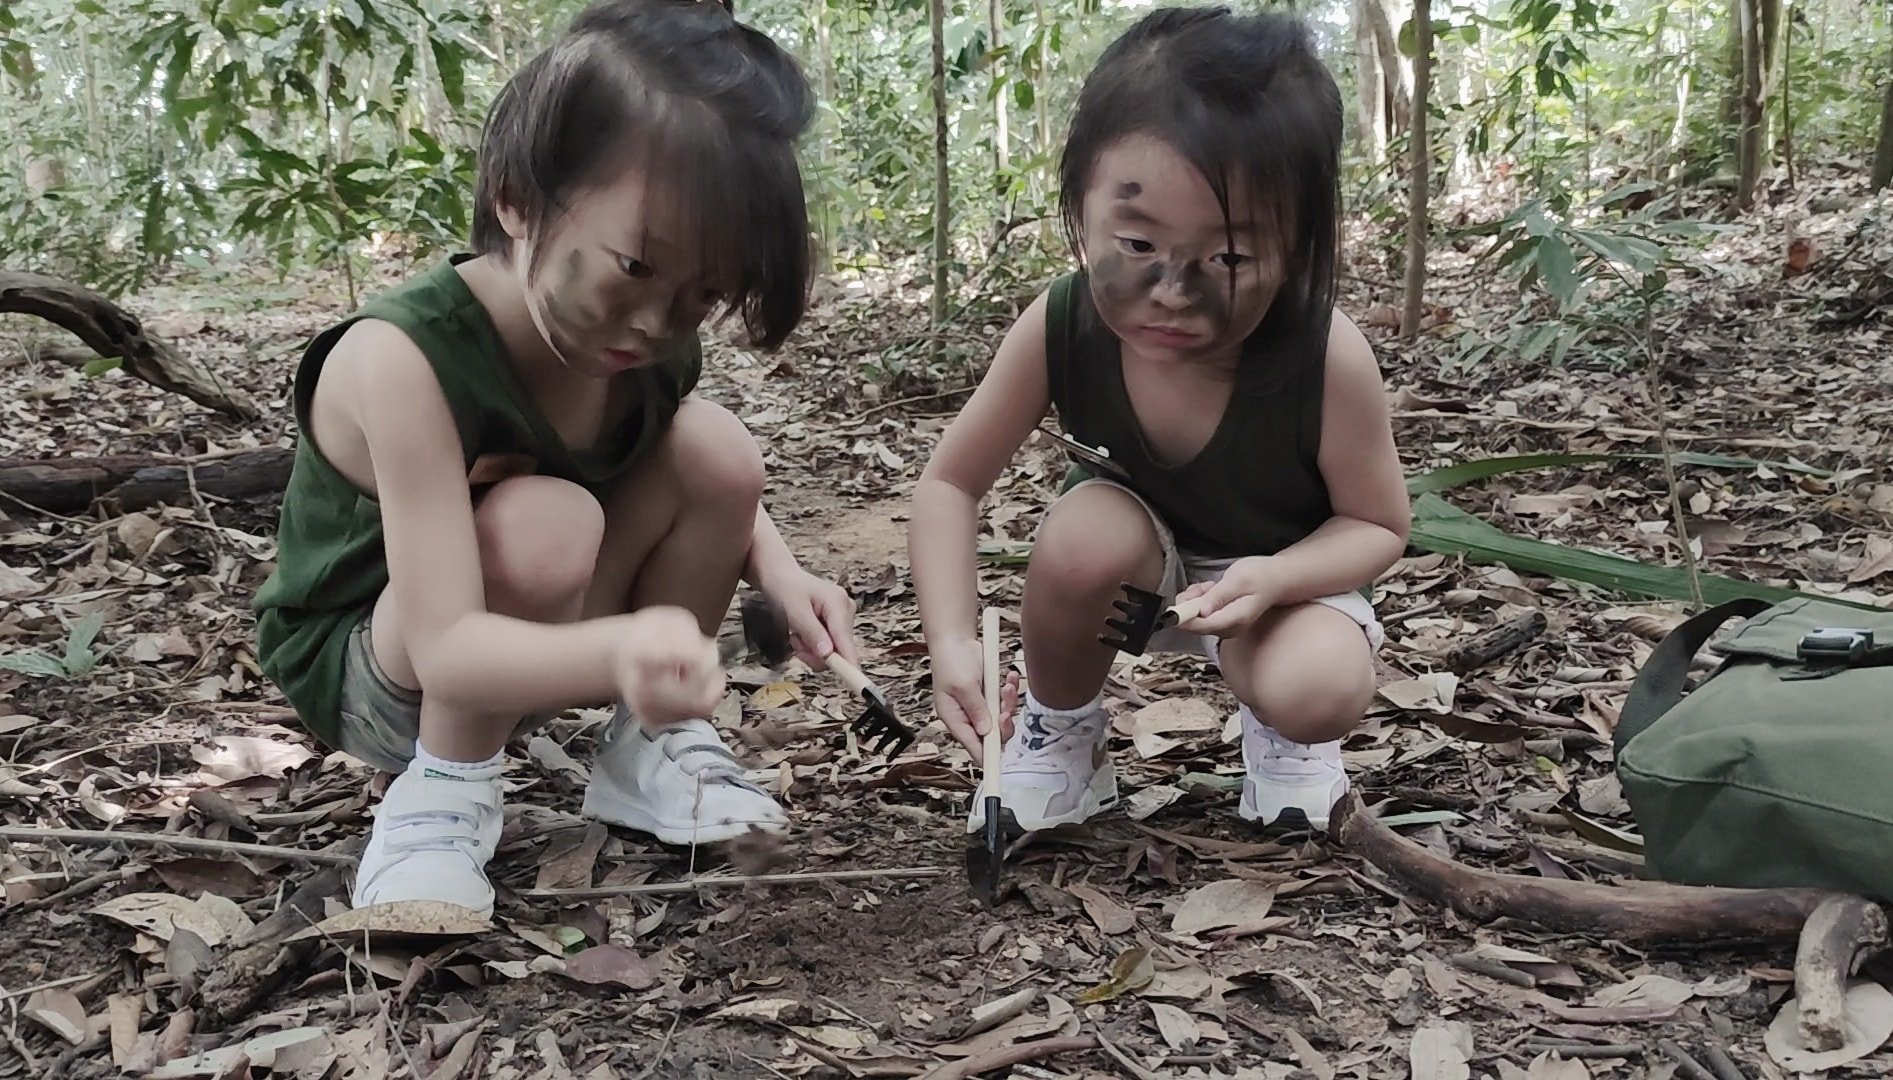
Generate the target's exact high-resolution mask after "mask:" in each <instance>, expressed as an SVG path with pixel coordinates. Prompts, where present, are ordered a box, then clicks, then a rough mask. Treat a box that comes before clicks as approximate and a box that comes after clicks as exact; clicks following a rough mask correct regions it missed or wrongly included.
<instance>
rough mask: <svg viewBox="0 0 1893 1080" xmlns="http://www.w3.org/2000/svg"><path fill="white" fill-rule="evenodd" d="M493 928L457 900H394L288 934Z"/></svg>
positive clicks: (432, 933) (448, 933)
mask: <svg viewBox="0 0 1893 1080" xmlns="http://www.w3.org/2000/svg"><path fill="white" fill-rule="evenodd" d="M492 928H493V920H492V918H490V917H483V916H480V915H478V914H476V913H475V912H474V911H473V910H472V909H471V908H465V907H461V906H460V905H458V904H443V903H441V902H440V901H438V900H396V901H394V902H392V903H387V904H372V905H370V906H368V907H364V908H351V909H349V910H347V911H344V912H341V913H339V914H336V915H331V916H329V917H328V918H326V919H324V920H322V921H321V922H319V923H317V924H316V925H314V926H311V927H307V928H305V929H303V930H299V931H297V932H296V933H294V934H291V935H290V936H289V938H288V940H290V941H301V940H304V939H305V938H313V937H324V936H327V937H333V938H338V939H339V938H343V937H345V936H347V937H354V938H357V939H359V938H360V936H361V935H362V933H363V932H364V931H366V932H368V933H370V934H390V935H400V934H412V935H416V936H421V937H459V936H463V935H464V936H472V935H477V934H483V933H485V932H486V931H488V930H491V929H492Z"/></svg>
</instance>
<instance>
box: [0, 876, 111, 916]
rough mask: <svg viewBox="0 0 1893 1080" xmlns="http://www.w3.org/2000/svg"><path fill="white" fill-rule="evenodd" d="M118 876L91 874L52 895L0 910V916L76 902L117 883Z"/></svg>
mask: <svg viewBox="0 0 1893 1080" xmlns="http://www.w3.org/2000/svg"><path fill="white" fill-rule="evenodd" d="M120 876H121V875H120V874H119V872H118V871H116V870H101V871H99V872H98V873H96V874H93V875H92V876H91V877H88V878H84V879H82V880H80V881H79V882H77V883H76V884H73V885H68V886H66V887H65V888H63V889H61V890H59V891H58V892H56V893H53V894H52V895H50V896H42V897H40V898H39V899H38V900H28V901H26V902H25V903H21V904H15V905H13V906H12V907H9V908H5V909H0V915H24V914H26V913H27V912H29V911H38V910H39V909H41V908H49V907H56V906H58V905H60V904H63V903H65V902H66V901H68V900H77V899H78V898H79V897H81V896H86V895H89V894H91V893H95V892H98V891H99V890H100V889H102V888H104V887H105V886H107V885H110V884H111V883H112V882H114V881H117V880H118V879H119V877H120Z"/></svg>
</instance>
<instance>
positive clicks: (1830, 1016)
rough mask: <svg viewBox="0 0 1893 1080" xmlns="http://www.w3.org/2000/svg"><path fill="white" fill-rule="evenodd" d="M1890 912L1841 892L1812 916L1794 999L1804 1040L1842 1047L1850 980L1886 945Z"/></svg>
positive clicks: (1797, 961)
mask: <svg viewBox="0 0 1893 1080" xmlns="http://www.w3.org/2000/svg"><path fill="white" fill-rule="evenodd" d="M1886 943H1887V923H1886V912H1885V911H1882V910H1881V909H1880V906H1879V905H1878V904H1874V903H1870V902H1868V901H1866V900H1863V899H1861V898H1860V897H1858V896H1835V897H1833V898H1831V899H1829V900H1827V901H1826V902H1825V903H1823V904H1822V905H1821V906H1820V907H1818V908H1815V909H1814V914H1812V915H1810V916H1808V923H1807V927H1806V928H1805V929H1803V930H1802V932H1801V946H1800V948H1799V950H1798V951H1797V952H1796V953H1795V957H1794V1000H1795V1005H1796V1007H1797V1009H1798V1010H1799V1013H1800V1015H1799V1017H1798V1018H1797V1022H1798V1024H1799V1026H1800V1029H1801V1041H1802V1042H1803V1043H1805V1044H1806V1045H1807V1048H1808V1049H1810V1050H1815V1051H1827V1050H1838V1049H1840V1047H1841V1044H1842V1043H1843V1042H1845V1041H1846V1039H1847V1008H1846V1000H1847V980H1848V979H1850V978H1852V977H1853V974H1854V972H1856V971H1858V970H1860V965H1861V963H1862V962H1864V961H1865V960H1867V959H1868V958H1869V957H1871V956H1873V955H1874V954H1875V953H1877V952H1879V951H1880V950H1881V949H1884V948H1886Z"/></svg>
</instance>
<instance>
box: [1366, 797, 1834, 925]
mask: <svg viewBox="0 0 1893 1080" xmlns="http://www.w3.org/2000/svg"><path fill="white" fill-rule="evenodd" d="M1334 820H1335V821H1336V822H1337V823H1338V824H1336V825H1335V827H1334V828H1335V833H1334V835H1335V837H1336V839H1338V840H1339V841H1340V843H1341V845H1342V846H1344V847H1347V848H1349V849H1351V850H1353V851H1355V852H1357V853H1359V854H1360V856H1361V857H1362V858H1364V859H1366V860H1367V861H1368V862H1369V863H1372V864H1373V865H1374V866H1376V867H1378V868H1380V869H1381V870H1382V871H1384V872H1385V873H1387V874H1388V875H1389V876H1391V877H1393V878H1394V879H1395V880H1396V881H1399V882H1400V883H1402V884H1403V885H1405V886H1407V887H1408V888H1410V889H1412V890H1413V891H1414V892H1415V893H1417V894H1419V895H1420V896H1422V897H1424V898H1426V899H1428V900H1431V901H1432V902H1434V903H1436V904H1439V905H1441V906H1443V907H1448V908H1451V909H1452V910H1454V911H1456V912H1458V913H1459V914H1461V915H1463V916H1465V917H1466V918H1468V919H1471V920H1473V921H1474V922H1479V923H1488V922H1491V921H1493V920H1494V919H1500V918H1513V919H1519V920H1522V921H1525V922H1529V923H1532V924H1534V925H1536V926H1541V927H1544V928H1546V929H1549V930H1555V931H1558V932H1560V933H1570V934H1593V935H1599V936H1603V937H1608V938H1613V939H1616V940H1618V941H1622V942H1625V943H1630V944H1635V943H1655V942H1681V941H1727V940H1729V939H1731V938H1736V939H1740V938H1750V939H1759V940H1765V941H1782V940H1793V939H1794V938H1796V937H1797V936H1799V935H1800V933H1801V928H1802V926H1803V925H1804V924H1805V923H1806V922H1807V921H1808V918H1809V916H1811V915H1813V914H1814V912H1815V910H1816V909H1817V908H1819V907H1820V906H1821V904H1822V903H1824V902H1826V901H1828V900H1830V899H1833V898H1835V897H1837V896H1841V895H1842V894H1838V893H1833V892H1828V891H1825V890H1822V889H1729V888H1717V887H1712V886H1693V885H1672V884H1668V883H1666V882H1654V881H1635V882H1630V883H1627V884H1623V885H1600V884H1596V883H1594V882H1588V881H1559V880H1555V879H1551V878H1540V877H1526V876H1524V875H1520V874H1500V873H1495V872H1493V871H1490V870H1477V869H1473V868H1472V867H1467V866H1461V865H1460V864H1458V863H1456V862H1454V861H1453V860H1452V859H1449V858H1447V857H1446V856H1444V855H1440V854H1438V853H1436V852H1434V851H1432V850H1431V849H1429V848H1426V847H1424V846H1422V845H1420V844H1417V843H1414V842H1413V841H1411V840H1408V839H1406V838H1405V837H1403V836H1401V835H1399V834H1398V833H1396V832H1394V831H1393V830H1392V829H1390V828H1388V827H1387V826H1385V825H1383V824H1381V822H1380V819H1379V818H1377V817H1375V816H1374V815H1373V813H1372V812H1371V811H1369V810H1368V809H1367V808H1366V807H1365V806H1364V805H1363V804H1362V803H1361V801H1360V797H1359V796H1358V795H1356V794H1353V793H1350V794H1348V795H1347V796H1345V797H1343V798H1342V800H1341V801H1340V802H1339V803H1337V804H1336V805H1335V808H1334Z"/></svg>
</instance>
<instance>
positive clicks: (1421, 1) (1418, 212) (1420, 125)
mask: <svg viewBox="0 0 1893 1080" xmlns="http://www.w3.org/2000/svg"><path fill="white" fill-rule="evenodd" d="M1432 8H1433V5H1432V0H1414V3H1413V128H1412V135H1411V137H1410V138H1411V142H1412V148H1413V158H1412V166H1411V167H1410V168H1409V169H1408V171H1407V282H1406V312H1405V314H1404V315H1403V316H1402V317H1401V320H1400V333H1401V336H1403V337H1406V338H1412V337H1413V336H1414V335H1416V334H1418V333H1419V332H1420V312H1421V311H1422V309H1423V307H1424V305H1425V302H1426V201H1427V195H1428V190H1427V189H1428V187H1429V186H1430V184H1431V179H1432V171H1433V169H1432V165H1433V154H1432V147H1431V145H1429V143H1428V142H1427V133H1426V128H1427V124H1426V106H1427V98H1428V97H1429V96H1430V91H1431V89H1432V85H1433V10H1432Z"/></svg>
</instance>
